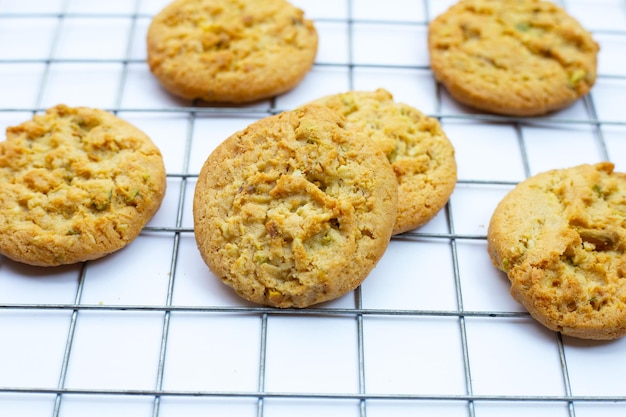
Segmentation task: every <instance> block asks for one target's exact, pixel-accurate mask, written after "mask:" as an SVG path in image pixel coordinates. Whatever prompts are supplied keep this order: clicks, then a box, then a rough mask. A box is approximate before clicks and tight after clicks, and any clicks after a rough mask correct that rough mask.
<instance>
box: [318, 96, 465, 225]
mask: <svg viewBox="0 0 626 417" xmlns="http://www.w3.org/2000/svg"><path fill="white" fill-rule="evenodd" d="M314 103H316V104H321V105H324V106H327V107H329V108H331V109H333V110H335V111H338V112H339V113H341V114H342V115H343V116H344V117H346V119H347V120H348V122H349V124H350V125H353V126H356V127H357V128H359V129H362V130H363V131H364V132H365V133H366V134H367V136H369V137H370V138H371V139H373V140H374V141H375V142H376V143H377V144H378V146H379V147H380V148H381V150H382V151H383V152H384V153H385V154H386V155H387V158H388V159H389V162H390V163H391V167H392V168H393V170H394V172H395V174H396V179H397V181H398V214H397V217H396V222H395V225H394V229H393V234H399V233H402V232H406V231H409V230H412V229H415V228H417V227H419V226H422V225H424V224H425V223H426V222H428V221H429V220H430V219H432V218H433V217H434V216H435V215H436V214H437V213H438V212H439V210H441V208H442V207H443V206H444V205H445V204H446V202H447V201H448V199H449V198H450V195H451V194H452V191H453V190H454V187H455V185H456V180H457V175H456V160H455V157H454V147H453V146H452V144H451V143H450V141H449V140H448V138H447V137H446V135H445V133H444V131H443V130H442V128H441V125H440V124H439V122H438V121H437V120H436V119H433V118H432V117H427V116H425V115H424V114H423V113H421V112H420V111H419V110H417V109H415V108H413V107H411V106H409V105H408V104H404V103H398V102H396V101H394V99H393V96H392V95H391V93H389V92H388V91H386V90H384V89H382V88H380V89H377V90H376V91H349V92H346V93H340V94H335V95H331V96H327V97H323V98H321V99H319V100H316V101H314Z"/></svg>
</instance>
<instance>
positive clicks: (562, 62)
mask: <svg viewBox="0 0 626 417" xmlns="http://www.w3.org/2000/svg"><path fill="white" fill-rule="evenodd" d="M428 47H429V52H430V63H431V68H432V71H433V74H434V75H435V77H436V79H437V80H438V81H440V82H441V83H442V84H443V85H444V86H445V87H446V88H447V89H448V91H449V92H450V94H451V95H452V97H454V98H455V99H456V100H458V101H460V102H461V103H464V104H467V105H469V106H472V107H475V108H478V109H481V110H485V111H488V112H493V113H499V114H505V115H515V116H535V115H541V114H544V113H548V112H551V111H554V110H558V109H561V108H564V107H566V106H568V105H570V104H572V103H573V102H574V101H576V100H577V99H578V98H580V97H582V96H583V95H585V94H587V93H588V92H589V90H590V89H591V87H592V86H593V84H594V82H595V80H596V67H597V55H598V50H599V46H598V44H597V43H596V42H595V41H594V40H593V39H592V37H591V34H590V33H589V32H587V31H586V30H585V29H584V28H583V27H582V26H581V25H580V24H579V23H578V22H577V21H576V20H575V19H574V18H572V17H571V16H569V15H568V14H567V12H566V11H565V10H563V9H562V8H560V7H558V6H557V5H555V4H554V3H552V2H548V1H541V0H461V1H459V2H458V3H457V4H455V5H453V6H452V7H450V9H448V10H447V11H446V12H444V13H443V14H441V15H440V16H438V17H437V18H436V19H434V20H433V21H432V22H431V24H430V26H429V30H428Z"/></svg>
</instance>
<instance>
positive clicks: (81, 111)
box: [0, 105, 165, 266]
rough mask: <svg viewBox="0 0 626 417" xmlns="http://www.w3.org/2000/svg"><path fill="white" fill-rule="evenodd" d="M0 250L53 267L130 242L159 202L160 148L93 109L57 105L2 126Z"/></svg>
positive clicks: (161, 183)
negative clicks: (40, 113) (22, 121)
mask: <svg viewBox="0 0 626 417" xmlns="http://www.w3.org/2000/svg"><path fill="white" fill-rule="evenodd" d="M0 183H2V187H0V253H1V254H2V255H5V256H7V257H9V258H11V259H14V260H16V261H19V262H23V263H27V264H31V265H39V266H54V265H61V264H71V263H76V262H81V261H86V260H90V259H96V258H99V257H102V256H104V255H106V254H108V253H111V252H114V251H116V250H118V249H121V248H122V247H124V246H126V245H127V244H128V243H129V242H131V241H132V240H133V239H134V238H135V237H137V235H138V234H139V232H140V231H141V229H142V228H143V226H144V225H145V224H146V223H147V222H148V221H149V220H150V218H151V217H152V216H153V215H154V213H155V212H156V211H157V209H158V208H159V206H160V205H161V201H162V199H163V195H164V193H165V168H164V165H163V159H162V156H161V153H160V151H159V149H158V148H157V147H156V146H155V145H154V144H153V143H152V141H151V140H150V138H149V137H148V136H146V135H145V134H144V133H143V132H141V131H140V130H139V129H137V128H136V127H134V126H132V125H131V124H129V123H127V122H125V121H123V120H121V119H119V118H117V117H115V116H114V115H112V114H110V113H108V112H105V111H103V110H98V109H90V108H83V107H79V108H70V107H67V106H63V105H59V106H56V107H53V108H51V109H48V110H47V111H46V113H45V114H42V115H36V116H34V117H33V119H32V120H30V121H27V122H25V123H22V124H20V125H18V126H13V127H9V128H8V129H7V139H6V141H4V142H1V143H0Z"/></svg>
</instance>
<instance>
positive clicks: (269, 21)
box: [147, 0, 318, 103]
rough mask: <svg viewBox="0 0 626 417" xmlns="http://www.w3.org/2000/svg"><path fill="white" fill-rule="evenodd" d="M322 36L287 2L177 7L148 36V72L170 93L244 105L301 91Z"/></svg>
mask: <svg viewBox="0 0 626 417" xmlns="http://www.w3.org/2000/svg"><path fill="white" fill-rule="evenodd" d="M317 44H318V35H317V31H316V29H315V26H314V25H313V22H312V21H310V20H307V19H305V18H304V13H303V12H302V10H300V9H298V8H296V7H294V6H293V5H292V4H290V3H289V2H287V1H285V0H254V1H253V0H175V1H174V2H172V3H170V4H169V5H167V6H166V7H165V8H164V9H163V10H162V11H161V12H159V13H158V14H157V15H156V16H155V17H154V18H153V19H152V22H151V24H150V27H149V29H148V35H147V52H148V64H149V66H150V70H151V71H152V73H153V74H154V75H155V76H156V78H157V79H158V80H159V81H160V82H161V84H162V85H163V86H164V87H165V89H167V90H168V91H169V92H170V93H172V94H174V95H176V96H179V97H183V98H187V99H196V98H198V99H202V100H205V101H208V102H221V103H244V102H252V101H256V100H260V99H263V98H268V97H272V96H274V95H278V94H281V93H284V92H286V91H288V90H290V89H292V88H293V87H295V86H296V85H297V84H298V83H299V82H300V81H301V80H302V79H303V78H304V77H305V75H306V74H307V72H308V71H309V70H310V68H311V67H312V65H313V62H314V60H315V55H316V53H317Z"/></svg>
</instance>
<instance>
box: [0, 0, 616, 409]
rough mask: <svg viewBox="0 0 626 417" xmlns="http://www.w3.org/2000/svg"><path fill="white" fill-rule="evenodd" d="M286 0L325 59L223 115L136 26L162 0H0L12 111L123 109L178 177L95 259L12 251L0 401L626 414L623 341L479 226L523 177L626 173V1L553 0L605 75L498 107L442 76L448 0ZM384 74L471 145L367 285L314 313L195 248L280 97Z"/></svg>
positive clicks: (42, 405) (3, 86)
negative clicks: (211, 191)
mask: <svg viewBox="0 0 626 417" xmlns="http://www.w3.org/2000/svg"><path fill="white" fill-rule="evenodd" d="M294 3H295V4H296V5H298V6H299V7H301V8H303V9H304V10H305V12H306V15H307V16H308V17H310V18H312V19H314V20H315V23H316V26H317V28H318V31H319V34H320V48H319V53H318V56H317V60H316V65H315V66H314V68H313V69H312V70H311V72H310V73H309V74H308V75H307V77H306V78H305V79H304V81H303V82H302V83H301V84H300V85H299V86H298V87H296V88H295V89H294V90H293V91H291V92H289V93H287V94H284V95H282V96H280V97H276V98H275V99H273V100H266V101H262V102H260V103H255V104H253V105H249V106H242V107H236V108H234V109H233V108H231V109H228V110H230V113H228V114H226V113H225V112H223V111H222V112H220V111H216V112H213V111H207V109H206V108H203V109H199V111H197V112H193V111H192V110H194V109H193V108H191V106H192V105H193V103H190V102H186V101H183V100H178V99H175V98H173V97H171V96H170V95H168V94H167V93H166V92H164V91H163V90H162V89H161V87H160V86H159V84H158V83H157V82H156V80H155V79H154V78H153V77H152V76H151V74H150V72H149V70H148V67H147V65H146V64H145V56H146V53H145V34H146V30H147V27H148V25H149V23H150V19H151V17H152V15H154V14H155V13H157V12H158V11H159V10H160V9H161V8H162V7H163V6H164V5H165V4H166V1H165V0H153V1H150V0H138V1H129V0H115V1H112V0H110V1H106V2H104V1H102V2H96V1H93V0H67V1H66V0H19V1H17V0H0V128H1V129H2V130H4V128H5V127H6V126H10V125H14V124H18V123H21V122H22V121H25V120H27V119H30V118H31V117H32V114H33V111H37V110H41V109H43V108H46V107H49V106H52V105H55V104H57V103H65V104H68V105H81V106H95V107H101V108H105V109H108V110H114V111H117V114H118V115H119V116H120V117H122V118H124V119H127V120H129V121H130V122H132V123H134V124H136V125H137V126H138V127H139V128H141V129H142V130H144V131H145V132H146V133H148V134H149V135H150V136H151V137H152V139H153V140H154V142H155V143H156V144H157V145H158V146H159V147H160V149H161V150H162V153H163V155H164V158H165V164H166V168H167V171H168V174H169V177H168V189H167V195H166V198H165V200H164V202H163V206H162V208H161V210H160V211H159V213H158V214H157V215H156V216H155V217H154V219H153V220H152V221H151V223H150V225H149V227H148V228H147V229H146V230H145V231H144V232H143V233H142V234H141V235H140V236H139V237H138V238H137V240H136V241H135V242H134V243H132V244H131V245H130V246H128V247H127V248H125V249H124V250H122V251H120V252H118V253H115V254H113V255H110V256H108V257H106V258H104V259H101V260H98V261H94V262H90V263H88V264H86V265H85V267H84V269H83V266H82V265H75V266H65V267H59V268H34V267H29V266H24V265H20V264H18V263H15V262H12V261H10V260H8V259H0V416H12V417H18V416H29V417H39V416H46V417H47V416H55V415H59V416H63V417H68V416H86V415H89V416H113V415H114V416H129V417H130V416H133V417H137V416H146V417H147V416H152V415H158V416H162V417H169V416H181V415H186V416H200V415H202V416H204V415H229V416H260V415H263V416H265V417H279V416H293V415H298V416H318V415H324V416H348V417H349V416H364V415H368V416H370V417H371V416H375V417H376V416H386V417H387V416H414V415H418V414H420V413H421V414H424V415H437V416H450V417H457V416H468V415H475V416H478V417H491V416H502V415H507V416H527V415H530V414H532V415H533V416H537V417H541V416H568V415H570V416H571V415H573V414H575V415H576V416H578V417H587V416H598V415H602V416H608V417H611V416H618V415H619V416H622V415H625V414H626V397H625V396H624V395H625V394H626V379H625V378H624V375H625V374H626V356H625V355H624V351H626V339H622V340H617V341H613V342H592V341H582V340H576V339H572V338H569V337H562V338H561V337H559V336H558V335H556V334H554V333H552V332H550V331H548V330H546V329H545V328H543V327H542V326H540V325H539V324H537V323H536V322H535V321H534V320H532V319H531V318H529V317H528V316H527V314H526V313H525V312H524V310H523V308H521V306H520V305H518V304H517V303H516V302H514V301H513V300H512V299H511V297H510V295H509V293H508V290H509V285H508V281H507V279H506V277H505V276H504V275H503V274H501V273H499V272H498V271H496V270H495V269H494V268H493V267H492V265H491V263H490V261H489V258H488V256H487V253H486V241H485V235H486V230H487V229H486V228H487V225H488V223H489V218H490V216H491V213H492V212H493V209H494V208H495V206H496V204H497V203H498V201H499V200H500V199H501V198H502V197H503V196H504V195H505V193H506V192H507V191H509V190H510V189H511V188H512V187H513V185H514V184H515V183H516V182H518V181H521V180H523V179H524V178H525V177H526V176H528V175H532V174H535V173H538V172H541V171H544V170H547V169H552V168H560V167H568V166H572V165H576V164H580V163H593V162H598V161H601V160H604V159H608V160H610V161H612V162H614V163H615V165H616V167H617V169H618V170H620V171H626V112H625V111H624V99H623V97H626V3H625V2H624V1H623V0H567V1H562V2H560V4H561V5H563V6H565V7H566V8H567V9H568V10H569V12H570V13H571V14H572V15H574V16H575V17H576V18H578V19H579V20H580V22H581V23H582V24H583V25H584V26H585V27H586V28H587V29H589V30H590V31H591V32H592V33H593V35H594V38H595V39H596V40H597V41H598V42H599V43H600V45H601V52H600V58H599V77H598V80H597V83H596V85H595V87H594V89H593V90H592V93H591V94H590V95H589V97H587V98H586V99H585V100H580V101H579V102H577V103H575V104H574V105H573V106H571V107H570V108H568V109H565V110H563V111H561V112H558V113H555V114H552V115H550V116H548V117H545V118H541V119H524V120H521V121H519V122H516V121H512V120H508V119H506V118H499V119H497V120H496V121H492V122H488V121H487V120H485V119H484V118H482V117H480V115H479V114H478V113H476V112H475V111H473V110H470V109H468V108H466V107H464V106H461V105H459V104H457V103H455V102H454V101H453V100H452V99H451V98H450V97H449V96H448V94H447V93H446V92H445V91H444V90H443V89H439V88H438V87H437V85H436V83H435V82H434V80H433V77H432V75H431V73H430V70H429V67H428V65H429V58H428V52H427V49H426V37H427V22H428V21H429V20H430V19H432V18H433V17H434V16H435V15H437V14H439V13H441V12H442V11H444V10H445V9H446V8H447V6H449V5H450V4H451V3H452V2H451V1H449V0H446V1H439V0H437V1H435V0H430V1H428V0H385V1H382V2H381V1H380V0H351V1H350V0H315V1H314V0H297V1H295V0H294ZM378 87H384V88H386V89H388V90H389V91H391V92H392V93H393V94H394V96H395V98H396V99H397V100H398V101H403V102H406V103H408V104H411V105H413V106H415V107H417V108H418V109H420V110H421V111H423V112H424V113H427V114H430V115H434V116H439V117H440V120H441V122H442V125H443V127H444V129H445V131H446V133H447V134H448V136H449V137H450V140H451V141H452V143H453V145H454V146H455V149H456V157H457V163H458V175H459V183H458V185H457V187H456V190H455V191H454V194H453V195H452V198H451V200H450V204H449V205H448V206H447V207H446V208H445V209H444V210H442V211H441V212H440V213H439V215H438V216H437V217H436V218H435V219H433V220H432V221H431V222H430V223H428V224H427V225H425V226H424V227H422V228H421V229H419V230H416V231H415V233H413V234H407V235H406V236H401V237H397V238H394V239H393V241H392V242H391V244H390V246H389V249H388V251H387V253H386V254H385V256H384V257H383V259H382V260H381V261H380V263H379V265H378V266H377V268H376V269H375V270H374V271H373V272H372V274H371V276H370V277H368V279H367V280H366V281H365V283H364V284H363V286H362V288H361V289H360V290H359V291H358V292H356V293H351V294H348V295H347V296H345V297H343V298H341V299H338V300H335V301H333V302H329V303H326V304H324V305H321V306H317V307H316V308H315V309H312V310H310V311H307V312H296V311H281V312H278V311H274V310H265V309H259V308H256V306H252V305H251V304H248V303H246V302H244V301H243V300H241V299H239V298H238V297H237V296H236V295H234V294H233V293H232V292H231V291H230V290H229V289H228V288H226V287H225V286H224V285H222V284H221V283H220V282H219V281H218V280H217V279H216V278H215V277H213V276H212V275H211V274H210V272H209V271H208V269H207V268H206V266H205V265H204V263H203V262H202V260H201V258H200V256H199V254H198V252H197V249H196V246H195V241H194V238H193V233H192V217H191V200H192V197H193V191H194V185H195V176H196V175H197V174H198V172H199V170H200V167H201V165H202V163H203V162H204V160H205V159H206V157H207V156H208V154H209V153H210V152H211V151H212V149H213V148H214V147H215V146H216V145H217V144H218V143H219V142H220V141H221V140H223V139H224V138H226V137H227V136H228V135H230V134H231V133H233V132H234V131H236V130H239V129H241V128H243V127H245V126H246V125H248V124H249V123H251V122H253V121H255V120H257V119H259V118H260V117H264V116H266V115H267V114H269V112H270V111H273V110H276V109H278V110H283V109H290V108H293V107H295V106H298V105H300V104H303V103H305V102H307V101H309V100H312V99H315V98H317V97H319V96H322V95H325V94H333V93H337V92H341V91H346V90H349V89H351V88H353V89H360V90H365V89H375V88H378ZM209 110H210V109H209ZM218 110H219V109H218ZM595 120H599V121H600V122H601V123H599V124H597V123H593V122H591V121H595ZM179 207H181V208H182V211H181V212H180V213H181V217H180V221H178V213H179V210H178V209H179ZM81 271H82V272H84V278H83V279H82V285H79V281H80V277H81ZM74 303H77V304H78V305H77V308H76V309H74V308H73V307H74ZM357 308H358V309H359V310H355V309H357ZM65 365H66V366H65ZM159 382H160V385H159ZM261 393H264V394H265V395H261ZM194 394H195V395H194ZM613 397H617V399H618V400H619V401H617V402H612V401H608V400H610V399H614V398H613ZM361 399H364V401H361ZM568 399H569V400H573V402H571V403H570V402H569V401H567V400H568ZM594 399H596V400H599V401H592V400H594Z"/></svg>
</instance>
